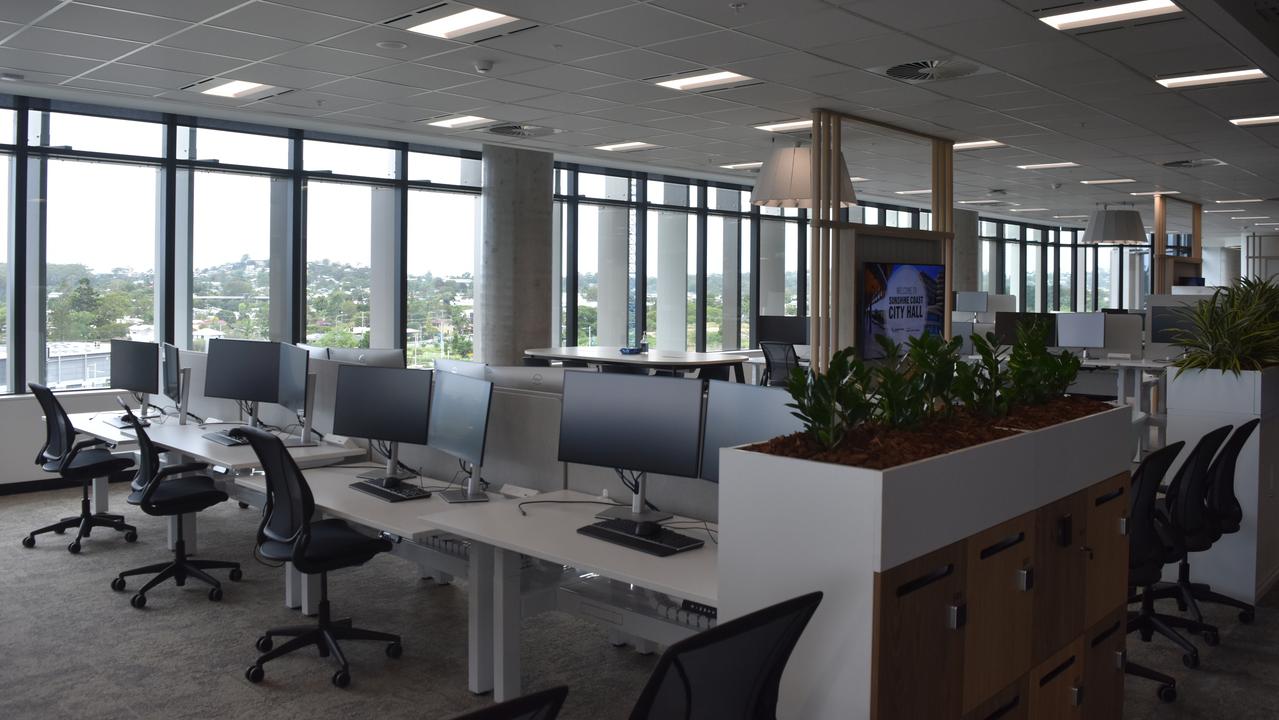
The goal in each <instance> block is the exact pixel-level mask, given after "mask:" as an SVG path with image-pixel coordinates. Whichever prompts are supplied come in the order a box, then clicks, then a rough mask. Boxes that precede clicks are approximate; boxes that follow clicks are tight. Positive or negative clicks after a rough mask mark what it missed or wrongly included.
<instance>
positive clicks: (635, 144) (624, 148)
mask: <svg viewBox="0 0 1279 720" xmlns="http://www.w3.org/2000/svg"><path fill="white" fill-rule="evenodd" d="M653 147H657V146H656V145H654V144H653V143H646V142H639V141H638V140H634V141H631V142H624V143H614V144H612V145H597V146H596V147H595V149H596V150H607V151H609V152H631V151H632V150H643V149H645V148H653Z"/></svg>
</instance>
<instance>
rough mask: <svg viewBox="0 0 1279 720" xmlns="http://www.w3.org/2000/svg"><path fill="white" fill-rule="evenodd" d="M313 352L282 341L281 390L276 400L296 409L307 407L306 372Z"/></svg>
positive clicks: (293, 409) (301, 409)
mask: <svg viewBox="0 0 1279 720" xmlns="http://www.w3.org/2000/svg"><path fill="white" fill-rule="evenodd" d="M310 361H311V354H310V353H309V352H307V351H306V350H304V349H302V348H300V347H298V346H297V345H289V344H288V343H280V390H279V393H278V397H277V399H276V402H277V403H279V404H280V405H283V406H284V407H286V408H288V409H290V410H292V411H294V412H303V411H305V410H306V409H307V407H306V373H307V367H308V365H309V363H310Z"/></svg>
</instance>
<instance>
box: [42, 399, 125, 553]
mask: <svg viewBox="0 0 1279 720" xmlns="http://www.w3.org/2000/svg"><path fill="white" fill-rule="evenodd" d="M27 387H29V388H31V393H32V394H33V395H35V396H36V400H37V401H39V403H40V408H41V409H42V410H44V425H45V440H44V446H43V447H41V448H40V452H39V453H38V454H36V465H39V466H40V469H41V470H44V471H45V472H48V473H57V474H59V475H61V476H62V477H64V478H66V479H67V480H72V481H75V480H79V481H80V487H81V489H82V491H83V495H82V496H81V498H80V514H79V515H73V516H71V517H65V518H62V519H61V520H59V521H58V522H56V523H54V524H52V525H46V526H44V527H42V528H40V529H39V530H32V531H31V532H30V533H28V534H27V536H26V537H24V538H22V547H25V548H33V547H35V546H36V535H41V534H44V533H47V532H53V533H57V534H58V535H61V534H63V533H65V532H66V531H67V530H70V529H71V528H79V530H78V531H77V532H76V537H75V540H72V541H71V544H70V545H67V551H68V552H70V553H71V554H73V555H74V554H75V553H78V552H80V541H81V540H83V539H85V538H87V537H89V534H90V533H91V532H92V531H93V528H95V527H107V528H111V529H112V530H115V531H117V532H123V533H124V541H125V542H136V541H137V539H138V529H137V528H135V527H133V526H132V525H129V524H128V523H126V522H125V521H124V516H123V515H113V514H110V513H95V512H93V511H92V509H91V508H90V504H89V486H90V485H92V484H93V479H94V478H98V477H115V476H120V475H121V474H123V473H126V472H128V471H129V470H130V469H132V468H133V460H131V459H130V458H127V457H121V456H119V455H113V454H112V453H111V450H110V449H109V448H107V447H105V446H106V445H108V443H107V441H105V440H101V439H98V438H93V439H91V440H82V441H80V442H76V441H75V436H76V431H75V428H74V427H72V425H71V418H69V417H67V412H66V410H63V409H62V403H59V402H58V399H57V398H56V397H54V396H53V392H52V391H50V390H49V388H47V387H45V386H44V385H38V384H36V383H30V384H28V386H27Z"/></svg>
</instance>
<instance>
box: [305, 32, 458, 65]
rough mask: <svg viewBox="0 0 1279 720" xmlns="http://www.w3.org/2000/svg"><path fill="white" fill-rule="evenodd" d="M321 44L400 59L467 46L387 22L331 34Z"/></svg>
mask: <svg viewBox="0 0 1279 720" xmlns="http://www.w3.org/2000/svg"><path fill="white" fill-rule="evenodd" d="M379 42H391V43H403V44H404V45H405V47H404V48H403V49H399V48H380V47H378V46H377V44H378V43H379ZM320 44H321V45H323V46H325V47H332V48H337V49H339V50H350V51H352V52H362V53H366V54H368V55H378V56H381V57H388V58H395V59H396V60H417V59H419V58H424V57H427V56H429V55H438V54H440V53H442V52H448V51H449V50H456V49H457V48H459V47H463V46H462V44H461V43H456V42H453V41H452V40H441V39H440V38H434V37H431V36H429V35H423V34H421V33H413V32H408V31H406V30H401V29H399V28H394V27H390V26H387V25H371V26H369V27H365V28H361V29H360V30H355V31H353V32H349V33H346V34H344V35H339V36H337V37H331V38H329V39H328V40H325V41H324V42H322V43H320Z"/></svg>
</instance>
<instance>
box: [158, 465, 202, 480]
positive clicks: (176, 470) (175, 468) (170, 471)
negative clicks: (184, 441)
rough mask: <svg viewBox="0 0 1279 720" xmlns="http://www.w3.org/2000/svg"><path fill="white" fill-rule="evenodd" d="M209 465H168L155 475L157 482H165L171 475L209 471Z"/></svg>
mask: <svg viewBox="0 0 1279 720" xmlns="http://www.w3.org/2000/svg"><path fill="white" fill-rule="evenodd" d="M208 469H209V464H208V463H204V462H189V463H182V464H180V465H168V466H165V467H162V468H160V471H159V472H157V473H156V474H155V479H156V480H163V479H165V478H167V477H169V476H170V475H179V474H181V473H189V472H195V471H196V470H208Z"/></svg>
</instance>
